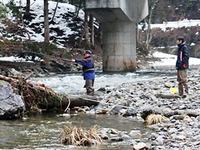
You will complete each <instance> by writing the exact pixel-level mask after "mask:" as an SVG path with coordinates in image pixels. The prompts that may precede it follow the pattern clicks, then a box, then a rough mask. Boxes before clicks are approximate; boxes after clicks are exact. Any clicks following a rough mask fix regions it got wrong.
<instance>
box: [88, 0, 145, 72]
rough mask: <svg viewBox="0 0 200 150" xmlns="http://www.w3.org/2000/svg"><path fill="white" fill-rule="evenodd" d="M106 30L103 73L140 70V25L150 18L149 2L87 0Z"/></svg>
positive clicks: (135, 0) (104, 33)
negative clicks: (137, 61)
mask: <svg viewBox="0 0 200 150" xmlns="http://www.w3.org/2000/svg"><path fill="white" fill-rule="evenodd" d="M86 10H87V11H88V12H89V13H92V14H93V15H94V16H95V17H96V18H97V19H98V21H99V22H101V23H102V26H103V27H102V29H103V71H107V72H108V71H112V72H118V71H134V70H135V69H136V66H137V64H136V24H137V22H139V21H141V20H142V19H144V18H145V17H146V16H147V15H148V0H86Z"/></svg>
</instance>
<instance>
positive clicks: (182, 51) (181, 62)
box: [176, 43, 189, 70]
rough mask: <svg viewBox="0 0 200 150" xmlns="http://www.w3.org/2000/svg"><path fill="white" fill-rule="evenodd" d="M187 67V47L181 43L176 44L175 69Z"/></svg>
mask: <svg viewBox="0 0 200 150" xmlns="http://www.w3.org/2000/svg"><path fill="white" fill-rule="evenodd" d="M188 67H189V49H188V47H187V46H186V45H185V44H184V43H182V44H179V45H178V52H177V61H176V69H177V70H183V69H188Z"/></svg>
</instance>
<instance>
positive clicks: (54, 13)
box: [51, 0, 59, 22]
mask: <svg viewBox="0 0 200 150" xmlns="http://www.w3.org/2000/svg"><path fill="white" fill-rule="evenodd" d="M58 3H59V0H57V3H56V7H55V10H54V12H53V17H52V19H51V22H53V20H54V17H55V15H56V11H57V9H58Z"/></svg>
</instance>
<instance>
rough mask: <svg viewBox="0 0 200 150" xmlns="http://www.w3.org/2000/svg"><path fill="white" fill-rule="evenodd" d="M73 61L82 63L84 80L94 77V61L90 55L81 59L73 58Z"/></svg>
mask: <svg viewBox="0 0 200 150" xmlns="http://www.w3.org/2000/svg"><path fill="white" fill-rule="evenodd" d="M75 62H76V63H78V64H80V65H82V69H83V78H84V80H94V79H95V71H94V61H93V60H92V59H91V58H90V57H89V58H86V59H82V60H78V59H75Z"/></svg>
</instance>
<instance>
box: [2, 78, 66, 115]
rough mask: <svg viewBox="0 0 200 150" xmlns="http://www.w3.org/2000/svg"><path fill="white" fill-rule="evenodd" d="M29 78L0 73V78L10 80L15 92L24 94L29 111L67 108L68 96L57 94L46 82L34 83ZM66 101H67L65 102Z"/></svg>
mask: <svg viewBox="0 0 200 150" xmlns="http://www.w3.org/2000/svg"><path fill="white" fill-rule="evenodd" d="M27 78H28V77H26V78H22V77H21V78H19V77H15V78H14V77H12V78H11V77H6V76H2V75H0V80H4V81H6V82H9V83H10V84H11V85H12V87H13V88H14V90H15V93H17V94H19V95H21V96H22V98H23V100H24V103H25V107H26V110H27V111H30V112H35V111H36V112H41V111H49V110H52V109H55V108H57V109H58V108H59V109H60V111H63V110H65V109H66V107H67V106H68V104H69V99H68V97H67V96H64V95H60V94H57V93H56V92H54V91H53V90H52V89H51V88H48V87H47V86H45V85H44V84H34V83H31V82H30V81H27ZM63 101H65V102H66V103H63Z"/></svg>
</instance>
